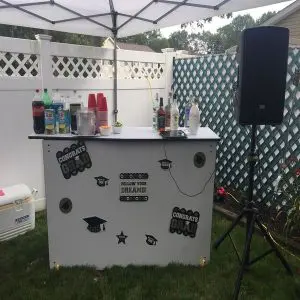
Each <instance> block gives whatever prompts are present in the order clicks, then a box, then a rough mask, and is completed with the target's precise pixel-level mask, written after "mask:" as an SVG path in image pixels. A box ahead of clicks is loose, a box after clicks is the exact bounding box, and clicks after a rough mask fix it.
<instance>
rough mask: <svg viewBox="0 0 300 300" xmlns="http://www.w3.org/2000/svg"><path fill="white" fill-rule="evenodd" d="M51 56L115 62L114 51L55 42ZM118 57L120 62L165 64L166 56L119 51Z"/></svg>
mask: <svg viewBox="0 0 300 300" xmlns="http://www.w3.org/2000/svg"><path fill="white" fill-rule="evenodd" d="M141 54H142V55H141ZM51 55H59V56H70V57H85V58H95V59H98V58H101V59H104V60H113V49H107V48H101V47H91V46H81V45H72V47H70V44H65V43H55V42H53V43H51ZM117 56H118V60H119V61H122V60H124V61H141V62H156V63H165V55H164V54H163V53H156V52H144V51H143V52H142V53H141V51H129V50H121V49H118V50H117Z"/></svg>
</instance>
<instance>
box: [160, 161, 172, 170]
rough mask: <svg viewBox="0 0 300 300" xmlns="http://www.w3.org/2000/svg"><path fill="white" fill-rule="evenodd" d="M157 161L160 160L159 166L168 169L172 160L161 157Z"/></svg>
mask: <svg viewBox="0 0 300 300" xmlns="http://www.w3.org/2000/svg"><path fill="white" fill-rule="evenodd" d="M158 162H160V167H161V168H162V169H163V170H169V169H171V168H172V161H171V160H169V159H167V158H164V159H161V160H159V161H158Z"/></svg>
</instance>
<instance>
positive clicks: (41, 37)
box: [35, 34, 52, 41]
mask: <svg viewBox="0 0 300 300" xmlns="http://www.w3.org/2000/svg"><path fill="white" fill-rule="evenodd" d="M35 38H36V39H37V40H38V41H42V40H44V41H45V40H46V41H51V39H52V36H51V35H48V34H36V35H35Z"/></svg>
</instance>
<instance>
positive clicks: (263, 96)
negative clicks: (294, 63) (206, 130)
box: [235, 26, 289, 125]
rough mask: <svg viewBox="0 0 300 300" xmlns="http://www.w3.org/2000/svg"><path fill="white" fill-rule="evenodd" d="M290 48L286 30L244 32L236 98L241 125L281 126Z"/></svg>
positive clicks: (246, 30)
mask: <svg viewBox="0 0 300 300" xmlns="http://www.w3.org/2000/svg"><path fill="white" fill-rule="evenodd" d="M288 45H289V30H288V29H287V28H283V27H271V26H270V27H256V28H249V29H245V30H244V31H243V32H242V35H241V40H240V45H239V47H238V51H237V60H238V64H239V68H238V82H237V90H236V94H235V115H236V119H237V121H238V122H239V123H240V124H241V125H252V124H254V125H263V124H265V125H267V124H269V125H276V124H280V123H281V122H282V119H283V111H284V99H285V85H286V73H287V61H288Z"/></svg>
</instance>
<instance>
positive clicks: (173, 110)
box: [170, 94, 179, 130]
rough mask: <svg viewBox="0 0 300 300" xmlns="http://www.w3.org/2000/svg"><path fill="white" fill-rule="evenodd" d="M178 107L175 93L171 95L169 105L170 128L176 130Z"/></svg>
mask: <svg viewBox="0 0 300 300" xmlns="http://www.w3.org/2000/svg"><path fill="white" fill-rule="evenodd" d="M178 121H179V109H178V105H177V99H176V94H174V96H173V103H172V105H171V124H170V125H171V126H170V127H171V130H178Z"/></svg>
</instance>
